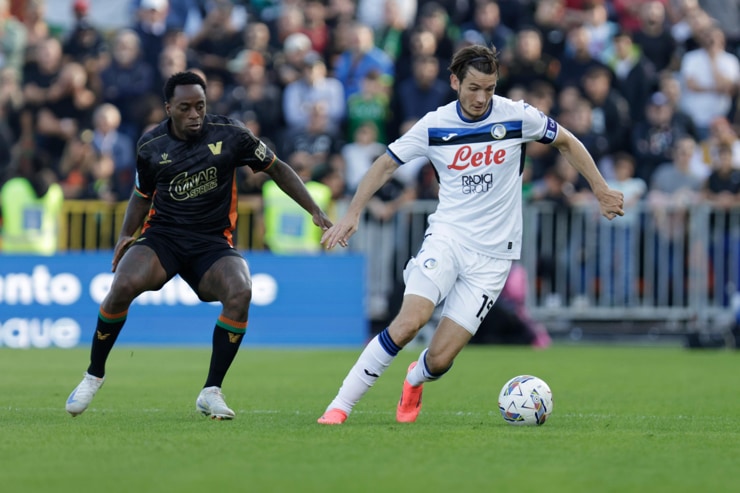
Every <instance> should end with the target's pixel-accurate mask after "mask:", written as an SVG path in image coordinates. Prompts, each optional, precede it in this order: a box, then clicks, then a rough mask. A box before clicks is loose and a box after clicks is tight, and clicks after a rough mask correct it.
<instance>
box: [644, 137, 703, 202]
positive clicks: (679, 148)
mask: <svg viewBox="0 0 740 493" xmlns="http://www.w3.org/2000/svg"><path fill="white" fill-rule="evenodd" d="M695 153H696V141H694V139H692V138H691V137H681V138H679V139H678V140H676V142H675V144H674V146H673V159H672V160H671V161H669V162H666V163H663V164H661V165H660V166H659V167H658V169H656V170H655V173H653V176H652V177H651V179H650V191H649V193H648V200H649V202H650V204H651V205H652V206H653V208H654V209H656V210H658V211H660V210H665V209H669V208H672V207H678V208H681V209H685V208H686V207H688V206H690V205H692V204H695V203H697V201H698V200H699V198H700V194H699V192H700V191H701V188H702V185H703V180H702V179H701V178H699V177H698V176H696V175H695V174H694V173H692V171H691V168H692V164H691V161H692V160H693V159H695Z"/></svg>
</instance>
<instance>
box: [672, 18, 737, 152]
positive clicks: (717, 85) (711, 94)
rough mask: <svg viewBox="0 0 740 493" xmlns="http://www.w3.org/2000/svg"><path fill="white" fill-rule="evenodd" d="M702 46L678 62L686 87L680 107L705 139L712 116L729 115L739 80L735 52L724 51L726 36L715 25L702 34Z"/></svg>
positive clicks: (700, 136) (701, 137)
mask: <svg viewBox="0 0 740 493" xmlns="http://www.w3.org/2000/svg"><path fill="white" fill-rule="evenodd" d="M701 46H702V47H701V48H700V49H698V50H693V51H690V52H688V53H686V55H684V57H683V59H682V61H681V77H682V79H683V83H684V86H685V90H684V91H683V93H682V94H681V107H682V109H683V110H684V111H685V112H686V113H687V114H688V115H689V116H690V117H691V119H692V120H693V122H694V124H695V125H696V128H697V133H698V134H699V138H700V139H704V138H705V137H707V135H708V134H709V125H710V124H711V122H712V121H713V120H714V119H715V118H717V117H727V116H729V114H730V109H731V107H732V101H733V98H734V97H735V96H736V95H737V89H738V83H740V63H739V62H738V57H737V56H736V55H734V54H732V53H728V52H727V51H725V36H724V34H723V33H722V30H721V29H720V28H718V27H710V28H708V29H706V30H705V31H704V32H703V33H702V37H701Z"/></svg>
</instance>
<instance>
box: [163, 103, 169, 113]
mask: <svg viewBox="0 0 740 493" xmlns="http://www.w3.org/2000/svg"><path fill="white" fill-rule="evenodd" d="M164 112H165V113H166V114H167V116H170V103H164Z"/></svg>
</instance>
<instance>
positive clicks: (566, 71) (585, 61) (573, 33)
mask: <svg viewBox="0 0 740 493" xmlns="http://www.w3.org/2000/svg"><path fill="white" fill-rule="evenodd" d="M567 40H568V41H567V49H566V51H565V53H563V56H562V57H561V58H560V72H559V73H558V78H557V79H556V81H555V83H556V87H557V88H558V90H561V89H562V88H564V87H566V86H570V85H575V86H579V87H581V83H582V81H583V76H584V75H586V72H588V70H589V69H590V68H592V67H599V66H605V65H604V64H603V63H601V61H599V60H598V59H597V58H595V57H594V56H593V54H591V34H590V32H589V31H588V29H586V27H585V26H575V27H573V28H571V30H570V31H568V38H567Z"/></svg>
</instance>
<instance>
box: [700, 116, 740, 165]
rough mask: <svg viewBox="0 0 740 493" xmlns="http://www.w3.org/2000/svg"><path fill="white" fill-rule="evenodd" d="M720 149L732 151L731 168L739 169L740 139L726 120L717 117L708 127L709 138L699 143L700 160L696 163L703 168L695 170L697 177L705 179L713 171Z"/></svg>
mask: <svg viewBox="0 0 740 493" xmlns="http://www.w3.org/2000/svg"><path fill="white" fill-rule="evenodd" d="M722 147H729V148H730V149H731V150H732V159H733V161H732V164H733V167H734V168H735V169H740V138H738V134H737V130H736V129H735V128H734V127H733V126H732V125H731V124H730V122H729V121H728V120H727V118H722V117H719V118H716V119H715V120H714V121H713V122H712V124H711V126H710V127H709V136H708V137H707V138H706V139H704V140H702V141H701V142H699V148H698V152H699V155H700V159H699V160H698V163H699V162H700V163H701V165H703V166H701V169H697V171H698V173H696V174H697V175H698V176H700V177H702V178H705V177H706V176H707V175H708V174H709V173H710V172H711V170H712V169H714V164H715V163H716V162H717V161H718V159H719V150H720V149H721V148H722ZM698 163H697V164H698Z"/></svg>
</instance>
